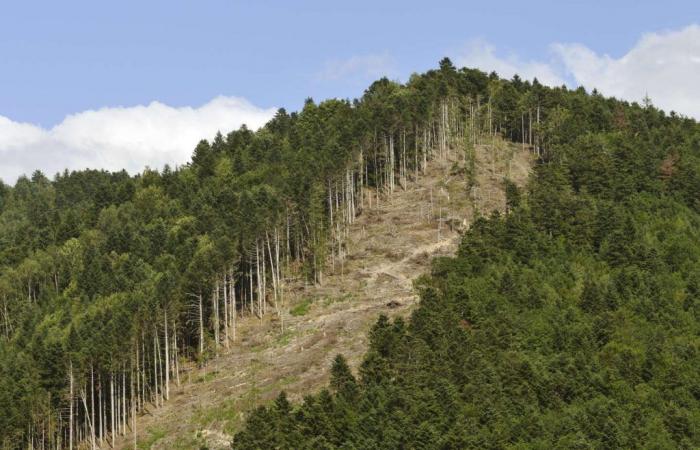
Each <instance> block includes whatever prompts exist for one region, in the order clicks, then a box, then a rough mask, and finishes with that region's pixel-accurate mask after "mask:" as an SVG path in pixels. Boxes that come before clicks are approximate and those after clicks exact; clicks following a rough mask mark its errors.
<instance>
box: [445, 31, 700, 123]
mask: <svg viewBox="0 0 700 450" xmlns="http://www.w3.org/2000/svg"><path fill="white" fill-rule="evenodd" d="M549 50H550V55H551V58H550V59H549V60H547V61H523V60H521V59H520V58H518V57H517V56H516V55H508V56H505V57H503V56H498V55H497V54H496V50H495V48H494V47H493V46H491V45H490V44H488V42H485V41H482V40H474V41H470V42H469V43H468V45H467V46H466V47H465V48H464V49H462V50H461V51H459V52H457V53H456V55H455V56H454V61H455V63H456V64H458V65H460V66H467V67H477V68H479V69H481V70H484V71H487V72H490V71H492V70H495V71H496V72H497V73H498V74H499V75H501V76H504V77H507V78H510V77H512V76H513V75H514V74H516V73H517V74H519V75H520V76H521V77H522V78H525V79H532V78H534V77H537V79H538V80H539V81H540V82H542V83H544V84H548V85H550V86H554V85H557V86H559V85H562V84H567V85H569V86H571V87H575V86H584V87H585V88H586V89H588V90H589V91H590V90H592V89H594V88H595V89H598V91H600V92H601V93H603V94H605V95H609V96H615V97H618V98H621V99H625V100H628V101H641V100H642V99H643V98H644V96H645V95H646V94H648V95H649V97H650V98H651V99H652V101H653V103H654V104H655V105H656V106H658V107H660V108H662V109H664V110H666V111H671V110H673V111H676V112H678V113H681V114H683V115H686V116H690V117H694V118H696V119H700V88H699V85H698V82H699V80H700V26H698V25H690V26H688V27H685V28H683V29H680V30H674V31H664V32H658V33H648V34H645V35H644V36H642V37H641V39H640V40H639V41H637V43H636V44H635V45H634V47H632V48H631V49H630V50H629V51H628V52H627V53H626V54H624V55H623V56H621V57H619V58H613V57H611V56H609V55H606V54H602V55H601V54H598V53H596V52H595V51H593V50H591V49H589V48H588V47H586V46H585V45H583V44H575V43H574V44H564V43H555V44H552V45H551V46H550V48H549Z"/></svg>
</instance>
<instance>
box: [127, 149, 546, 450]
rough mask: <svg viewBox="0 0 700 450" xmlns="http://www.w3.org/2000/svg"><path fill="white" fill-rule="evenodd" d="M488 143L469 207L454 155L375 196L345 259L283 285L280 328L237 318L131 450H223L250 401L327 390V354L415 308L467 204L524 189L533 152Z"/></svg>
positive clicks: (353, 230)
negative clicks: (225, 345) (235, 331)
mask: <svg viewBox="0 0 700 450" xmlns="http://www.w3.org/2000/svg"><path fill="white" fill-rule="evenodd" d="M495 143H496V146H495V147H492V146H491V145H480V146H478V147H477V150H476V156H477V159H476V168H477V185H478V186H480V192H479V193H478V194H477V195H476V196H472V197H475V198H474V201H472V199H471V198H470V195H469V193H468V191H467V187H466V181H465V179H464V176H463V174H462V175H461V176H460V175H459V174H455V173H454V166H455V164H457V165H461V166H463V165H464V161H463V158H459V159H457V158H450V159H449V160H444V161H442V160H441V161H437V160H436V161H433V162H431V163H430V164H429V166H428V169H427V171H426V173H425V174H421V175H419V176H418V179H417V180H413V181H410V182H409V183H407V186H406V189H405V190H404V189H399V190H397V191H395V193H394V194H392V195H391V196H389V197H387V198H382V199H380V203H379V206H377V205H376V199H375V203H374V204H373V206H372V207H368V209H366V210H364V211H363V213H362V214H361V215H360V216H359V217H358V220H357V221H356V222H355V223H354V224H353V225H352V226H351V227H350V229H349V235H348V239H347V243H346V246H347V256H346V258H345V260H344V262H343V263H342V264H336V267H335V270H334V271H333V272H331V273H329V274H327V275H326V276H325V277H324V280H323V284H322V285H309V284H308V283H303V282H301V281H300V280H296V281H295V280H290V281H289V282H288V283H289V287H288V288H287V289H288V299H289V300H288V301H289V307H288V311H287V312H286V313H285V314H284V320H283V322H284V325H283V326H284V329H282V323H280V320H279V319H278V318H276V317H275V318H274V320H266V321H265V323H264V325H263V326H262V327H261V326H260V323H259V321H257V320H256V319H255V318H249V319H247V320H245V321H242V322H241V323H240V328H239V340H238V341H237V342H235V343H234V344H233V345H232V347H231V348H230V349H229V350H227V351H225V352H223V353H222V354H220V355H218V356H217V357H215V358H214V359H212V360H211V361H210V362H209V363H207V365H206V367H204V368H201V369H197V368H196V367H194V366H191V367H189V368H188V371H187V374H186V375H182V376H183V380H186V381H184V383H183V385H182V386H181V387H180V388H173V389H172V390H171V397H172V398H171V400H170V401H169V402H166V403H165V404H164V405H163V406H162V407H160V408H148V412H147V413H146V414H145V415H143V416H139V418H138V420H137V424H136V425H137V429H138V430H139V433H138V442H139V445H140V448H153V449H170V448H183V449H185V448H195V447H197V446H200V445H204V444H206V445H207V447H208V448H228V445H229V442H230V440H231V438H232V435H233V433H234V432H235V431H238V430H240V427H241V426H242V423H243V422H242V421H243V419H244V418H245V417H246V416H247V415H248V413H249V412H251V411H252V409H254V408H255V407H257V406H258V405H262V404H265V403H266V402H268V401H270V400H272V399H274V398H275V397H276V396H277V395H278V394H279V393H280V391H282V390H284V391H285V392H287V394H288V395H289V397H290V399H296V400H301V398H302V396H304V395H308V394H311V393H314V392H317V391H318V390H319V389H320V388H321V387H322V386H324V385H326V384H327V383H328V380H329V368H330V366H331V364H332V361H333V358H334V357H335V355H336V354H338V353H342V354H343V355H345V356H346V357H347V358H348V361H349V363H350V365H351V366H352V367H357V366H358V365H359V363H360V360H361V357H362V355H363V354H364V353H365V351H366V350H367V344H368V342H367V339H368V336H367V333H368V331H369V329H370V327H371V325H372V324H373V323H374V322H375V321H376V320H377V317H378V316H379V315H380V314H388V315H389V316H392V317H393V316H406V315H407V314H408V313H409V312H410V311H411V310H412V309H413V308H414V307H415V303H416V300H417V293H416V291H415V289H414V288H413V286H412V282H413V280H415V279H416V278H417V277H418V276H419V275H420V274H421V273H425V272H426V270H428V268H429V264H430V261H431V259H432V258H433V257H436V256H440V255H452V254H453V253H454V251H455V250H456V249H457V244H458V242H459V235H460V234H459V232H460V231H461V230H464V229H465V228H466V227H467V226H468V224H470V223H471V222H472V221H473V219H474V212H475V207H476V209H477V210H478V211H481V212H482V213H484V212H488V211H492V210H500V211H503V209H504V207H505V193H504V185H503V178H504V176H506V175H508V176H509V178H510V179H512V180H513V181H515V182H516V183H517V184H519V185H521V186H523V185H524V183H525V181H526V180H527V176H528V174H529V170H530V166H531V163H532V160H533V157H532V153H531V152H530V151H529V150H523V149H522V148H521V147H520V146H516V145H512V144H508V143H506V142H503V141H501V140H497V141H495ZM494 148H495V151H494V150H493V149H494ZM441 217H442V222H441V223H442V225H441V226H440V230H439V231H438V222H440V218H441ZM465 224H467V225H465ZM290 311H291V313H290ZM120 442H121V444H119V445H120V447H123V448H132V445H133V436H132V435H131V434H130V433H129V434H127V435H126V436H125V437H124V438H123V441H122V440H120Z"/></svg>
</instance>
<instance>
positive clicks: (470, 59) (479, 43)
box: [454, 39, 564, 86]
mask: <svg viewBox="0 0 700 450" xmlns="http://www.w3.org/2000/svg"><path fill="white" fill-rule="evenodd" d="M454 63H455V65H457V66H458V67H470V68H477V69H481V70H483V71H484V72H487V73H490V72H492V71H495V72H496V73H497V74H498V75H499V76H500V77H502V78H512V77H513V75H515V74H518V75H519V76H520V78H523V79H526V80H532V79H533V78H537V80H538V81H539V82H541V83H543V84H546V85H550V86H561V85H562V84H564V79H563V78H562V77H561V76H560V75H559V74H558V73H557V71H556V70H555V69H554V68H553V64H552V63H543V62H538V61H523V60H521V59H520V58H519V57H518V56H517V55H515V54H510V55H508V56H505V57H499V56H497V55H496V49H495V47H494V46H492V45H491V44H489V43H488V42H486V41H485V40H483V39H472V40H470V41H469V42H467V44H466V45H465V46H464V48H462V49H461V50H460V51H458V52H457V56H455V58H454Z"/></svg>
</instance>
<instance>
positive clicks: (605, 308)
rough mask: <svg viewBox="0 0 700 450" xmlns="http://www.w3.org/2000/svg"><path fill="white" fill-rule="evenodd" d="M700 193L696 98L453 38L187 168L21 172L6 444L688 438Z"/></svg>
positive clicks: (2, 240) (208, 148)
mask: <svg viewBox="0 0 700 450" xmlns="http://www.w3.org/2000/svg"><path fill="white" fill-rule="evenodd" d="M530 168H532V174H531V176H529V177H527V174H528V173H529V172H530ZM526 179H527V182H526ZM698 199H700V127H698V124H697V123H696V122H695V121H694V120H691V119H688V118H685V117H682V116H679V115H677V114H676V113H673V112H671V113H669V114H667V113H665V112H664V111H661V110H659V109H657V108H655V107H654V106H653V105H652V104H651V103H650V101H648V100H647V101H645V102H644V104H643V105H640V104H637V103H628V102H624V101H619V100H616V99H614V98H606V97H603V96H601V95H600V94H599V93H598V92H596V91H593V92H591V93H588V92H586V91H585V90H584V89H583V88H579V89H576V90H570V89H568V88H567V87H566V86H561V87H546V86H543V85H542V84H540V83H539V82H538V81H537V80H533V81H524V80H522V79H521V78H519V77H517V76H515V77H513V78H512V79H510V80H506V79H502V78H499V77H498V76H497V75H496V74H495V73H491V74H486V73H483V72H480V71H478V70H474V69H468V68H461V69H457V68H456V67H454V65H453V64H452V62H451V61H450V60H449V59H447V58H445V59H443V60H442V61H441V62H440V64H439V68H438V69H435V70H429V71H427V72H426V73H423V74H414V75H412V76H411V77H410V78H409V80H408V81H407V82H406V83H399V82H395V81H390V80H388V79H386V78H382V79H380V80H378V81H376V82H374V83H372V84H371V85H370V86H369V87H368V88H367V90H366V91H365V92H364V94H363V95H362V97H361V98H359V99H355V100H352V101H350V100H339V99H330V100H325V101H322V102H320V103H316V102H314V101H313V100H312V99H308V100H307V101H306V102H305V104H304V106H303V108H301V110H300V111H296V112H287V111H286V110H284V109H280V110H278V111H277V113H276V115H275V116H274V118H273V119H271V120H270V121H269V122H268V123H267V124H266V125H265V126H263V127H262V128H260V129H259V130H255V131H253V130H250V129H248V128H247V127H245V126H242V127H240V128H239V129H237V130H234V131H232V132H230V133H228V134H227V135H226V136H224V135H222V134H221V133H217V134H216V136H214V138H213V139H212V140H211V141H207V140H202V141H200V142H199V144H198V145H197V146H196V147H195V148H194V151H193V154H192V158H191V161H190V162H189V163H188V164H186V165H184V166H181V167H176V168H171V167H169V166H165V167H163V168H162V169H158V170H155V169H145V170H144V171H143V172H142V173H139V174H136V175H129V174H127V173H126V172H123V171H122V172H116V173H109V172H106V171H98V170H83V171H77V172H68V171H65V172H63V173H60V174H56V175H55V176H53V178H51V179H50V178H48V177H47V176H46V175H45V174H43V173H41V172H40V171H36V172H34V173H32V175H31V176H30V177H20V178H19V179H18V181H17V182H16V183H15V185H14V186H5V185H0V411H2V414H0V443H1V447H2V448H3V449H18V448H46V447H50V448H59V449H63V448H68V449H70V450H73V449H76V448H96V447H101V448H105V447H106V446H112V447H116V446H118V445H121V446H122V447H127V446H129V447H130V446H133V445H134V439H133V437H134V435H133V433H132V432H131V430H133V429H134V427H135V428H136V430H137V436H136V437H137V444H138V443H139V442H140V445H141V446H142V447H144V448H148V447H151V446H160V448H169V447H172V446H175V445H180V446H181V447H184V448H187V447H188V446H190V447H191V446H193V445H200V444H202V443H203V442H207V443H208V444H207V445H212V446H225V444H226V442H228V441H230V440H231V437H232V436H233V441H232V442H233V445H234V447H235V448H239V449H247V448H250V449H256V448H294V449H300V448H309V449H317V448H329V449H331V448H344V449H347V448H421V449H423V448H567V449H568V448H628V447H631V448H636V447H646V446H648V445H647V443H651V446H652V447H656V448H696V447H699V446H700V434H698V432H697V430H700V395H699V394H698V393H700V387H699V386H700V381H699V378H698V377H699V375H698V374H700V370H699V368H700V359H699V358H700V352H699V351H698V348H700V343H698V338H697V336H698V334H699V331H700V313H699V311H700V306H698V305H700V299H699V297H698V295H699V293H700V288H699V287H698V286H700V284H699V283H700V275H699V274H700V248H698V243H699V242H700V236H698V230H700V201H699V200H698ZM494 209H496V210H497V212H493V213H492V210H494ZM477 211H478V212H479V213H481V214H480V215H479V217H477V214H476V212H477ZM460 229H461V230H466V231H465V232H464V234H463V235H462V237H461V238H460V237H459V235H458V234H457V230H460ZM455 249H456V250H457V251H456V253H455ZM453 253H454V256H449V255H452V254H453ZM420 274H425V276H419V275H420ZM416 277H418V280H417V281H415V283H413V282H414V280H416ZM417 298H420V301H416V300H417ZM389 316H390V317H389ZM375 321H376V322H375ZM372 323H374V325H372ZM338 353H341V354H344V355H345V356H344V357H343V356H340V357H336V356H335V355H336V354H338ZM329 367H330V370H329ZM324 386H325V387H326V388H325V389H324ZM280 392H283V393H282V394H279V395H278V393H280ZM314 392H316V393H317V394H313V393H314ZM285 393H288V394H289V397H286V394H285ZM275 396H277V397H276V399H275V400H274V402H270V400H272V399H273V398H275ZM302 397H303V398H302ZM290 399H291V402H290ZM256 407H257V408H256ZM234 434H235V435H234ZM129 438H131V439H129Z"/></svg>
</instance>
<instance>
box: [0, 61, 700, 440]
mask: <svg viewBox="0 0 700 450" xmlns="http://www.w3.org/2000/svg"><path fill="white" fill-rule="evenodd" d="M695 127H696V126H695V124H694V123H693V122H691V121H688V120H683V119H679V118H676V117H667V116H665V115H664V114H663V113H662V112H660V111H657V110H656V109H654V108H653V107H651V106H648V105H646V106H640V105H636V104H633V105H628V104H625V103H622V102H618V101H615V100H612V99H605V98H603V97H601V96H600V95H590V96H589V95H587V94H586V93H585V92H584V91H583V90H577V91H570V90H567V89H566V88H563V87H562V88H546V87H543V86H542V85H540V84H539V83H537V82H536V81H535V82H533V83H530V82H526V81H522V80H520V79H518V78H517V77H516V78H514V79H513V80H510V81H508V80H502V79H499V78H498V77H497V76H496V75H495V74H491V75H486V74H484V73H482V72H479V71H476V70H470V69H460V70H456V69H455V68H454V67H453V66H452V64H451V63H450V62H449V60H443V61H442V62H441V64H440V68H439V69H438V70H433V71H429V72H427V73H425V74H423V75H414V76H412V77H411V79H410V80H409V81H408V82H407V83H406V84H405V85H402V84H398V83H395V82H391V81H389V80H386V79H382V80H379V81H377V82H375V83H374V84H373V85H372V86H370V88H368V90H367V91H366V92H365V94H364V95H363V97H362V98H361V99H359V100H355V101H352V102H350V101H345V100H329V101H325V102H322V103H320V104H315V103H314V102H313V101H311V100H309V101H307V102H306V104H305V106H304V108H303V109H302V110H301V111H300V112H298V113H291V114H288V113H287V112H286V111H284V110H280V111H279V112H278V113H277V115H276V116H275V117H274V118H273V119H272V120H271V121H270V122H269V123H268V124H266V125H265V126H264V127H263V128H261V129H260V130H258V131H256V132H253V131H251V130H248V129H246V128H245V127H242V128H241V129H239V130H236V131H234V132H232V133H230V134H228V135H227V136H225V137H224V136H222V135H220V134H219V135H217V136H216V137H215V138H214V139H213V140H212V141H211V142H207V141H202V142H200V143H199V145H197V147H196V148H195V150H194V153H193V156H192V161H191V162H190V163H189V164H187V165H186V166H184V167H180V168H176V169H171V168H169V167H165V168H164V169H163V170H161V171H156V170H146V171H144V172H143V173H142V174H139V175H137V176H129V175H128V174H126V173H107V172H103V171H94V170H86V171H79V172H71V173H68V172H65V173H63V174H59V175H56V176H55V177H54V179H53V180H49V179H48V178H47V177H46V176H44V175H43V174H41V173H39V172H35V173H34V174H33V175H32V176H31V178H21V179H19V180H18V181H17V183H16V184H15V185H14V186H13V187H8V186H5V185H0V270H1V272H0V302H1V303H0V336H2V337H1V338H0V410H2V411H3V414H0V438H1V442H2V445H3V447H4V448H18V447H30V448H31V447H53V448H75V447H76V446H77V444H78V443H79V442H82V443H84V444H87V445H90V446H92V447H95V446H97V445H100V444H101V443H103V442H111V443H113V442H114V440H115V437H116V435H118V434H120V433H121V434H126V433H127V432H128V430H129V429H130V428H132V427H134V426H135V422H134V417H135V416H136V415H137V414H139V413H140V412H141V411H143V409H144V408H145V406H146V404H148V403H150V404H153V405H156V406H157V405H159V404H161V403H162V402H163V401H164V400H167V398H168V396H169V386H170V384H171V383H172V382H175V383H177V382H179V378H180V372H181V368H180V364H181V363H182V362H183V361H185V360H187V359H190V360H196V361H200V362H201V361H204V360H205V359H206V358H207V357H209V356H210V355H211V354H213V353H215V352H216V351H217V350H218V349H219V348H220V347H222V346H228V345H235V339H236V324H237V320H239V318H240V317H241V316H242V315H245V316H252V317H257V318H260V319H262V318H263V316H265V315H266V314H267V315H269V314H275V315H279V316H280V317H283V314H284V310H285V307H286V306H285V298H284V287H285V282H286V281H287V280H289V279H290V278H292V277H304V278H306V279H307V280H309V281H310V282H316V283H322V282H323V273H324V271H326V270H329V267H333V265H334V263H335V262H336V261H338V260H340V259H342V258H343V257H344V251H345V250H344V246H343V239H344V236H345V234H346V232H347V226H348V225H349V224H350V223H352V221H353V220H354V218H355V217H356V216H357V215H358V214H361V211H362V209H363V208H365V207H367V206H369V205H374V204H376V203H378V202H382V201H384V198H385V197H386V196H387V195H390V194H391V192H392V191H393V190H395V189H401V188H402V187H403V186H405V184H406V183H407V182H408V181H409V180H410V179H411V178H412V177H417V176H420V173H421V171H422V170H423V169H424V168H425V165H426V164H427V161H428V160H429V159H431V158H445V157H448V154H449V153H454V152H456V151H462V149H468V148H469V146H470V145H473V144H474V143H476V142H480V141H481V142H484V141H486V139H488V137H489V136H493V135H495V134H499V135H502V136H505V137H507V138H509V139H512V140H514V141H517V142H520V143H522V145H523V146H529V147H530V148H532V149H533V151H535V152H537V153H538V154H539V155H540V156H541V158H542V160H543V161H550V160H562V159H566V158H568V156H567V157H565V156H564V154H563V153H559V152H557V151H556V150H555V149H556V148H558V147H560V146H562V145H563V144H565V143H566V142H569V141H567V139H569V140H570V138H569V137H570V136H588V135H587V134H586V133H587V132H595V133H612V134H611V136H616V134H615V133H618V134H620V136H623V135H624V136H626V135H631V136H636V139H638V140H639V141H640V142H656V141H653V139H657V140H659V141H660V142H664V143H665V142H667V141H664V140H668V139H672V137H673V136H684V137H686V135H687V134H688V133H691V132H690V131H686V130H695ZM675 129H678V130H681V131H682V132H683V133H686V134H682V133H681V131H678V132H677V133H676V134H669V130H675ZM693 132H695V131H693ZM601 135H602V134H601ZM605 136H607V135H605ZM590 139H593V138H592V137H591V138H590ZM610 139H612V138H610ZM645 139H648V140H646V141H645ZM677 139H680V138H677ZM620 140H622V138H620ZM683 142H685V141H682V140H681V141H679V142H673V146H672V147H668V146H666V148H665V149H664V147H663V146H662V147H656V148H655V150H656V151H657V153H658V155H661V154H663V155H666V153H667V152H666V150H668V149H669V148H673V149H674V152H675V153H672V156H671V162H670V163H669V164H670V165H669V168H668V169H667V172H669V173H670V175H668V177H667V178H668V180H667V181H665V182H664V183H665V184H664V186H673V187H674V189H675V190H673V191H672V192H674V193H677V195H681V194H680V193H685V195H687V196H688V198H687V202H686V203H688V202H690V201H691V200H695V201H697V198H698V197H697V195H695V196H694V197H693V195H694V194H692V193H691V192H690V191H689V189H690V188H691V187H693V186H696V185H697V172H696V171H695V172H694V170H696V168H697V165H695V163H694V162H692V161H694V160H692V159H689V158H690V156H687V155H686V152H684V150H683V148H684V147H683V146H682V145H681V143H683ZM596 145H599V144H598V143H596V141H595V140H592V141H591V143H590V144H589V147H590V149H591V150H590V152H591V153H594V154H596V152H595V150H596V149H598V148H599V147H596ZM600 145H602V144H600ZM606 145H612V144H606ZM630 148H631V149H633V150H634V151H638V152H641V151H642V149H637V148H636V147H634V146H630ZM573 154H575V152H573ZM658 155H657V156H658ZM599 157H600V158H604V159H603V161H601V162H600V164H603V163H605V164H608V163H609V164H617V159H615V157H616V153H609V152H607V151H606V152H602V156H600V155H599ZM605 158H607V159H605ZM664 158H665V156H664ZM591 161H597V159H593V160H590V161H589V160H588V159H585V160H583V162H582V164H583V163H586V164H589V165H590V164H592V162H591ZM645 161H646V160H645ZM647 163H648V164H651V163H650V162H649V161H647ZM630 164H632V163H630ZM634 164H642V163H641V162H640V163H638V162H635V163H634ZM634 164H632V165H631V166H630V167H624V168H623V169H624V170H626V172H625V173H627V174H628V176H630V177H634V176H635V175H634V172H633V171H634V170H636V167H637V166H635V165H634ZM587 167H588V166H587ZM655 168H656V167H655V166H653V165H650V166H649V167H648V169H649V170H651V169H655ZM615 169H617V168H615ZM586 170H588V171H589V172H592V173H593V175H591V176H596V174H598V173H599V172H598V170H599V168H598V167H597V166H592V167H588V168H587V169H586ZM586 173H588V172H586ZM614 173H615V176H614V177H611V179H612V180H620V179H621V178H622V179H624V178H623V177H621V175H620V174H619V173H618V172H617V170H615V172H614ZM600 179H601V181H600V183H603V184H604V183H609V182H611V181H609V180H608V179H607V178H603V177H601V178H600ZM657 181H658V180H657ZM658 182H659V183H661V181H658ZM678 186H686V187H688V189H686V190H683V189H681V188H677V187H678ZM602 188H607V186H606V185H603V187H601V189H602ZM695 194H697V191H696V192H695ZM591 195H592V194H591ZM669 195H670V194H669ZM696 207H697V206H696ZM543 211H546V209H542V210H540V212H541V213H542V212H543ZM588 212H590V210H588ZM562 215H563V216H565V217H566V219H567V220H570V219H571V217H570V215H567V214H565V213H563V212H562ZM547 217H548V216H547ZM543 220H546V218H545V219H543ZM551 232H552V233H554V230H552V231H551Z"/></svg>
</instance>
